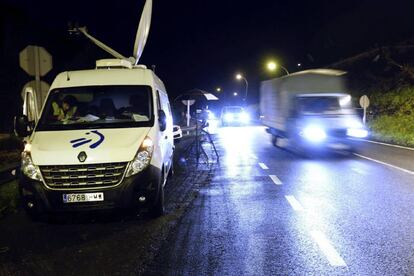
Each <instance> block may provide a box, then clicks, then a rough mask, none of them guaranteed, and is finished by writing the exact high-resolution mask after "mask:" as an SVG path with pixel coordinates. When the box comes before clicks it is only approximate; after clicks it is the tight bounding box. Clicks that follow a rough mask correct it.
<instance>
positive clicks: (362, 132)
mask: <svg viewBox="0 0 414 276" xmlns="http://www.w3.org/2000/svg"><path fill="white" fill-rule="evenodd" d="M346 135H347V136H350V137H355V138H365V137H367V136H368V130H366V129H363V128H348V129H347V130H346Z"/></svg>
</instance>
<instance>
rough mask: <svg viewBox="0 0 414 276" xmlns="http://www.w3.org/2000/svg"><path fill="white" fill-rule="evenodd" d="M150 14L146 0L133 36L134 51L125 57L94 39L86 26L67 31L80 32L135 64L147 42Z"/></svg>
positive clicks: (110, 51) (150, 8)
mask: <svg viewBox="0 0 414 276" xmlns="http://www.w3.org/2000/svg"><path fill="white" fill-rule="evenodd" d="M151 15H152V0H146V2H145V5H144V9H143V10H142V14H141V19H140V21H139V25H138V30H137V35H136V37H135V44H134V52H133V53H132V57H130V58H126V57H125V56H123V55H122V54H120V53H118V52H117V51H115V50H114V49H112V48H111V47H109V46H108V45H106V44H105V43H103V42H102V41H100V40H98V39H96V38H95V37H93V36H92V35H90V34H89V33H88V30H87V29H86V27H74V28H70V29H69V33H70V34H72V33H82V34H83V35H85V36H86V37H87V38H88V39H89V40H91V41H92V42H93V43H94V44H95V45H97V46H98V47H99V48H101V49H102V50H104V51H105V52H107V53H109V54H110V55H112V56H113V57H115V58H117V59H123V60H127V61H129V62H131V63H132V64H133V65H137V64H138V61H139V59H140V58H141V55H142V52H143V51H144V47H145V44H146V43H147V38H148V35H149V30H150V26H151Z"/></svg>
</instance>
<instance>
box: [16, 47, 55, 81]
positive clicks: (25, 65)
mask: <svg viewBox="0 0 414 276" xmlns="http://www.w3.org/2000/svg"><path fill="white" fill-rule="evenodd" d="M19 63H20V67H21V68H22V69H23V70H24V71H26V73H27V74H29V75H30V76H41V77H43V76H44V75H46V74H47V73H48V72H49V71H50V70H52V67H53V65H52V56H51V55H50V54H49V53H48V52H47V51H46V49H45V48H43V47H39V46H33V45H29V46H27V47H26V48H24V50H23V51H21V52H20V54H19Z"/></svg>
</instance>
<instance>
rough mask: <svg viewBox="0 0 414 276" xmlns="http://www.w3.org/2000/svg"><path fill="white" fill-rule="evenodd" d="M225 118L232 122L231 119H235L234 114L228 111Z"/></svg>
mask: <svg viewBox="0 0 414 276" xmlns="http://www.w3.org/2000/svg"><path fill="white" fill-rule="evenodd" d="M224 120H225V121H227V122H231V121H233V114H231V113H226V114H225V115H224Z"/></svg>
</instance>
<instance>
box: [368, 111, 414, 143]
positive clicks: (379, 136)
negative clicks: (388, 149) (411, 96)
mask: <svg viewBox="0 0 414 276" xmlns="http://www.w3.org/2000/svg"><path fill="white" fill-rule="evenodd" d="M369 125H370V128H371V130H372V135H373V138H374V139H376V140H380V141H384V142H389V143H395V144H399V145H405V146H414V113H412V114H410V115H402V114H399V115H382V116H378V117H376V118H375V119H374V120H372V121H371V122H370V123H369Z"/></svg>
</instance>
